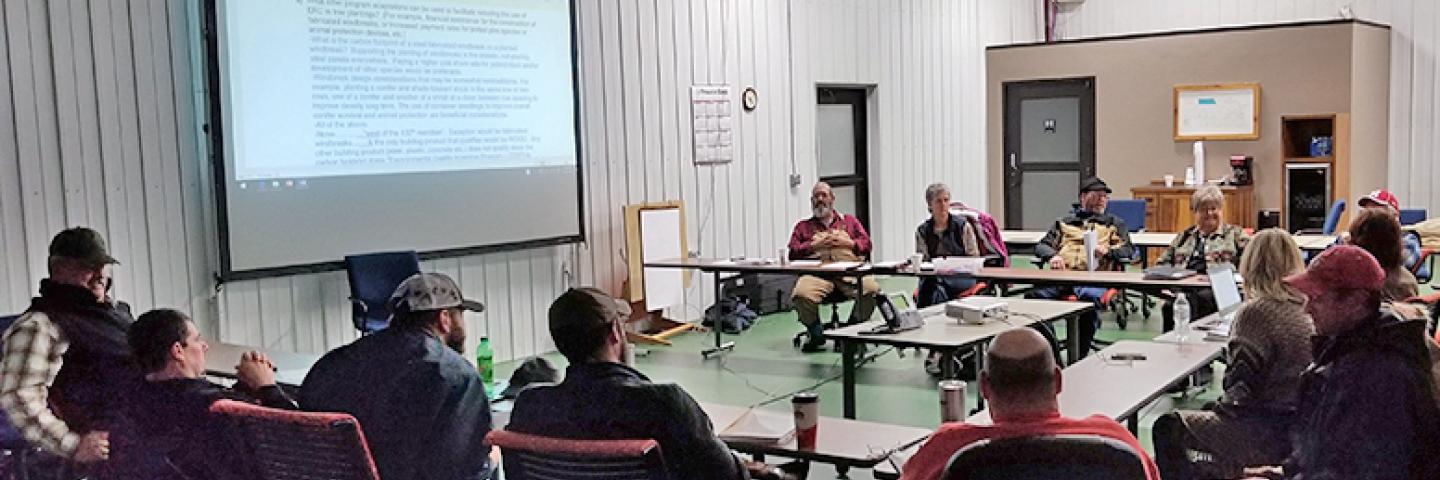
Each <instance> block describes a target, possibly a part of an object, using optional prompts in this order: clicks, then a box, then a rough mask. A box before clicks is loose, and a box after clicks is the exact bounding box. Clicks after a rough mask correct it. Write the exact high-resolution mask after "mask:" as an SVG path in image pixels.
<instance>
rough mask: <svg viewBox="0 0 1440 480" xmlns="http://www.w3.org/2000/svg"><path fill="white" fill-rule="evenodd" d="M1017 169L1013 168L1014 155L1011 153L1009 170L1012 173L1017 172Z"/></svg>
mask: <svg viewBox="0 0 1440 480" xmlns="http://www.w3.org/2000/svg"><path fill="white" fill-rule="evenodd" d="M1018 169H1019V168H1018V167H1016V166H1015V154H1014V153H1011V154H1010V170H1011V171H1012V172H1013V171H1015V170H1018Z"/></svg>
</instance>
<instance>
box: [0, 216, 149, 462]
mask: <svg viewBox="0 0 1440 480" xmlns="http://www.w3.org/2000/svg"><path fill="white" fill-rule="evenodd" d="M117 263H120V262H118V261H116V260H115V258H114V257H112V256H110V253H109V251H108V250H107V249H106V246H105V239H104V238H102V237H101V236H100V233H99V232H96V231H94V230H91V229H89V228H85V227H74V228H69V229H66V230H63V231H61V232H60V233H58V234H56V235H55V237H54V239H52V240H51V242H50V250H49V259H48V261H47V265H48V271H49V274H48V277H47V278H45V279H44V280H41V281H40V296H39V297H35V299H34V300H32V301H31V303H30V308H28V309H26V310H25V313H24V314H23V315H21V316H20V318H19V319H17V320H16V321H15V323H14V324H13V325H11V326H10V328H9V329H8V330H6V331H5V333H4V337H3V341H4V345H5V346H4V348H5V357H4V360H3V363H0V409H4V410H5V413H6V416H7V418H8V419H9V420H10V423H11V424H12V425H14V426H15V429H16V430H17V431H19V432H20V434H21V436H23V437H24V438H25V441H26V442H28V443H30V444H31V445H35V446H37V447H40V448H41V449H43V450H44V451H45V452H47V453H50V454H54V455H57V456H59V457H63V458H64V459H66V460H68V461H70V462H73V463H75V464H77V465H79V466H80V469H81V470H84V471H86V473H87V474H88V475H89V476H91V477H94V478H101V479H104V478H121V477H120V475H123V473H122V470H123V469H122V467H121V466H120V464H122V463H131V462H130V461H129V460H132V459H135V458H138V457H136V456H134V454H132V453H130V452H133V451H134V450H127V449H126V448H125V446H126V445H127V443H126V442H125V441H124V440H123V439H122V438H120V437H122V436H123V433H122V432H123V431H125V430H127V429H128V427H127V426H126V425H127V422H126V421H125V419H124V418H123V415H122V414H121V413H120V408H119V407H120V404H121V403H122V402H123V401H124V398H125V395H126V394H127V392H131V391H134V388H136V387H138V386H139V385H141V382H142V378H143V374H142V373H141V372H140V369H139V368H138V367H137V366H136V365H135V364H134V363H133V362H132V361H131V359H130V347H129V345H128V344H127V343H126V338H125V336H126V332H127V331H128V330H129V328H130V324H131V323H133V322H134V319H133V318H132V317H131V316H130V307H129V306H128V305H125V304H123V303H117V302H115V301H114V300H112V299H111V298H110V297H109V295H108V292H109V287H110V265H113V264H117ZM47 399H48V402H47ZM52 407H53V408H52ZM112 432H115V433H116V434H117V435H115V436H114V437H112V435H111V433H112ZM112 440H115V444H116V449H115V450H116V452H118V454H117V455H116V461H110V460H111V441H112ZM122 457H123V460H125V461H123V462H122V461H119V460H121V459H122Z"/></svg>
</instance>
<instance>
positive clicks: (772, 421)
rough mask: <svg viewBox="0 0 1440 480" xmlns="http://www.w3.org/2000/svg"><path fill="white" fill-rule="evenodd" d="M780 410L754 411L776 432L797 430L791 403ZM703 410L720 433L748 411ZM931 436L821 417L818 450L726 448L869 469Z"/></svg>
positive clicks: (708, 406) (713, 406)
mask: <svg viewBox="0 0 1440 480" xmlns="http://www.w3.org/2000/svg"><path fill="white" fill-rule="evenodd" d="M822 401H823V400H822ZM781 406H782V407H784V409H783V410H782V409H777V408H775V407H774V406H771V407H757V408H755V409H754V411H755V414H756V415H757V416H758V417H759V418H760V420H761V421H762V422H763V423H765V424H767V425H771V426H773V427H775V428H791V427H794V425H795V423H794V422H795V418H794V416H793V415H792V413H791V412H790V410H788V409H789V408H790V404H789V402H786V403H784V404H783V405H781ZM700 408H701V409H703V410H705V414H706V415H709V416H710V423H712V424H714V425H715V431H716V432H717V433H718V432H720V431H721V430H724V429H725V427H726V426H727V425H730V424H731V423H732V422H734V421H735V420H736V419H738V418H740V415H742V414H744V413H745V411H746V410H747V408H745V407H733V406H729V405H722V404H718V403H710V402H700ZM932 432H933V431H932V430H929V429H924V428H916V427H908V426H903V425H890V424H885V423H875V422H865V421H860V420H848V419H844V418H835V417H821V418H820V421H819V424H818V428H817V430H816V432H815V433H816V438H815V448H814V449H813V450H800V449H799V447H798V446H797V445H796V444H795V440H793V439H792V440H790V441H789V442H784V443H774V444H751V443H744V442H734V441H730V442H726V444H727V445H729V446H730V448H733V449H735V450H739V451H741V452H745V453H763V454H767V455H778V456H782V457H786V458H795V459H805V460H812V461H818V462H823V463H830V464H837V465H849V466H858V467H870V466H874V465H875V464H877V463H880V462H881V461H883V460H884V459H885V458H887V457H889V456H890V454H891V453H893V452H895V451H896V450H899V449H903V448H907V447H910V446H912V445H915V444H918V443H920V442H921V441H922V440H924V439H925V438H926V437H929V436H930V434H931V433H932Z"/></svg>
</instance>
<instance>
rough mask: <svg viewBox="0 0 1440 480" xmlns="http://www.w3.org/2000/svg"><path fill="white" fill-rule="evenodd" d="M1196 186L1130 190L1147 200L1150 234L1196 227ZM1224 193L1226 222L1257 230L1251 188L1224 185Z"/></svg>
mask: <svg viewBox="0 0 1440 480" xmlns="http://www.w3.org/2000/svg"><path fill="white" fill-rule="evenodd" d="M1195 188H1196V187H1187V186H1183V185H1177V186H1174V187H1166V186H1165V185H1163V184H1159V185H1147V186H1143V187H1135V188H1132V189H1130V195H1131V196H1132V197H1134V198H1136V199H1143V200H1145V230H1146V231H1150V232H1179V231H1181V230H1184V229H1185V228H1186V227H1189V226H1190V225H1193V224H1195V219H1194V217H1193V215H1192V214H1191V211H1190V197H1191V196H1193V195H1195ZM1220 192H1221V193H1222V194H1224V195H1225V223H1229V224H1232V225H1239V226H1241V227H1246V228H1255V221H1256V220H1255V219H1256V211H1255V193H1254V190H1253V189H1252V187H1251V186H1250V185H1240V186H1224V187H1220Z"/></svg>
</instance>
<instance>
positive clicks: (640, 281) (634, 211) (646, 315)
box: [624, 200, 696, 345]
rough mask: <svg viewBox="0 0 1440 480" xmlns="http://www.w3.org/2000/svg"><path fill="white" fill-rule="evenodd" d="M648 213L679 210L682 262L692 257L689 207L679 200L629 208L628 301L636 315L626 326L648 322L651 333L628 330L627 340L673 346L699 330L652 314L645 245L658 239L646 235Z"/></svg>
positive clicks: (626, 291) (687, 278) (626, 213)
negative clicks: (683, 335) (672, 340)
mask: <svg viewBox="0 0 1440 480" xmlns="http://www.w3.org/2000/svg"><path fill="white" fill-rule="evenodd" d="M646 210H678V211H679V215H680V228H679V231H677V232H675V235H677V238H678V240H679V244H680V252H679V255H678V256H679V257H680V258H686V257H688V256H689V253H688V252H689V250H687V245H686V243H685V206H684V204H683V203H682V202H680V201H679V200H672V201H667V202H650V203H637V204H633V205H626V206H625V252H626V264H627V267H628V270H629V277H628V279H627V280H626V281H625V293H624V297H625V301H627V302H630V307H631V311H632V312H634V313H632V314H631V315H630V318H628V319H626V323H631V324H633V323H636V322H639V321H642V320H648V322H647V323H648V324H649V327H650V329H649V331H650V333H641V332H638V331H634V330H635V329H633V328H626V329H625V336H626V337H627V339H628V340H629V341H630V342H631V343H643V344H649V345H670V344H671V343H670V340H669V338H670V337H672V336H675V335H679V334H680V333H683V332H686V331H689V330H691V329H694V328H696V326H695V324H692V323H685V322H677V321H675V320H671V319H668V318H665V317H664V316H663V315H661V313H660V312H659V311H655V312H651V311H650V308H649V306H648V305H647V304H646V302H645V258H644V252H645V243H644V240H645V238H646V237H647V236H650V237H651V238H654V235H656V232H649V233H648V234H647V233H646V232H644V231H643V228H642V227H643V225H642V224H641V214H640V212H642V211H646ZM684 286H685V287H689V286H690V276H689V275H688V274H687V275H685V276H684Z"/></svg>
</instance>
